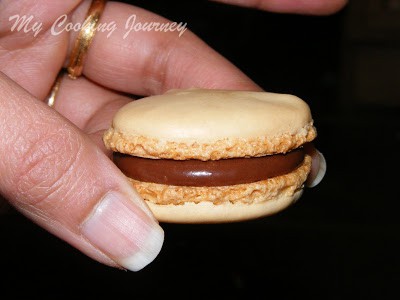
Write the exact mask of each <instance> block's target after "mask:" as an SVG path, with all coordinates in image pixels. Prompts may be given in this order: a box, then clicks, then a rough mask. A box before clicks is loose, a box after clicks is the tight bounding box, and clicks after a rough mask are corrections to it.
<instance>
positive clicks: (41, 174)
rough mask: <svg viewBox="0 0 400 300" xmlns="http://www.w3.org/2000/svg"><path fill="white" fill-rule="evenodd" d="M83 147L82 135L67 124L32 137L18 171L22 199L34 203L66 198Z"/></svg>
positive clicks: (17, 179)
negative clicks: (67, 187)
mask: <svg viewBox="0 0 400 300" xmlns="http://www.w3.org/2000/svg"><path fill="white" fill-rule="evenodd" d="M81 149H82V141H81V139H80V138H79V137H78V136H76V135H74V134H73V133H71V132H70V131H69V130H68V129H64V128H60V129H58V130H56V131H52V132H49V133H47V134H45V135H42V136H40V137H38V139H37V140H36V141H31V142H30V145H29V147H27V148H26V150H25V151H24V153H23V154H22V156H21V159H20V162H19V164H18V169H17V170H16V172H15V174H16V178H15V181H16V182H15V184H16V186H17V195H18V196H19V199H20V200H21V201H23V202H24V204H28V205H33V206H40V205H41V204H45V203H46V202H48V201H50V200H51V199H55V198H56V199H62V196H63V191H65V188H64V187H65V185H66V184H67V182H68V180H69V177H71V174H72V173H73V172H74V170H75V169H76V168H77V161H78V158H79V155H80V151H81ZM17 200H18V199H17Z"/></svg>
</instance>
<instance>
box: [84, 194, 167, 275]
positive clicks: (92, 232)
mask: <svg viewBox="0 0 400 300" xmlns="http://www.w3.org/2000/svg"><path fill="white" fill-rule="evenodd" d="M82 234H83V235H84V236H85V237H86V238H87V239H88V240H89V241H90V242H91V243H92V244H93V245H94V246H95V247H97V248H98V249H100V250H101V251H103V252H104V253H106V254H107V255H109V256H110V258H112V259H113V260H114V261H115V262H116V263H118V264H120V265H121V266H122V267H124V268H126V269H128V270H131V271H139V270H141V269H142V268H144V267H145V266H147V265H148V264H149V263H151V262H152V261H153V260H154V259H155V258H156V256H157V255H158V253H159V252H160V250H161V247H162V244H163V241H164V231H163V230H162V228H161V227H160V226H159V225H158V223H157V221H155V220H154V219H153V218H151V217H150V216H149V215H148V214H147V213H145V212H144V211H143V210H142V209H140V208H139V206H138V205H137V204H135V203H134V201H133V200H131V199H128V198H127V197H125V196H124V195H122V194H121V193H118V192H113V193H108V194H107V195H106V196H105V197H104V198H103V199H102V200H101V201H100V203H99V204H98V205H97V206H96V207H95V209H94V211H93V212H92V214H91V215H90V216H89V218H88V219H87V220H86V221H85V222H84V223H83V225H82Z"/></svg>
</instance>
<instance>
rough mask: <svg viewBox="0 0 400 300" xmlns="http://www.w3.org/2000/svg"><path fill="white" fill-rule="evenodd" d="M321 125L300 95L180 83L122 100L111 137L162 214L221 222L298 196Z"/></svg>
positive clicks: (119, 161)
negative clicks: (185, 86) (182, 86)
mask: <svg viewBox="0 0 400 300" xmlns="http://www.w3.org/2000/svg"><path fill="white" fill-rule="evenodd" d="M316 135H317V133H316V129H315V127H314V125H313V119H312V115H311V112H310V108H309V106H308V105H307V103H306V102H304V101H303V100H301V99H300V98H298V97H296V96H293V95H286V94H276V93H267V92H251V91H230V90H210V89H181V90H171V91H169V92H166V93H165V94H162V95H155V96H149V97H144V98H141V99H139V100H135V101H132V102H130V103H128V104H127V105H125V106H123V107H122V108H121V109H120V110H119V111H118V112H117V113H116V114H115V116H114V118H113V121H112V124H111V127H110V128H109V129H108V130H107V131H106V132H105V134H104V136H103V141H104V144H105V145H106V147H107V148H108V149H110V150H112V151H113V161H114V163H115V164H116V166H117V167H118V168H120V170H121V171H122V172H123V173H124V174H125V175H126V176H127V178H128V180H129V181H130V182H131V183H132V185H133V186H134V187H135V188H136V190H137V191H138V192H139V194H140V195H141V196H142V197H143V198H144V200H145V201H146V202H147V204H148V206H149V207H150V209H151V210H152V212H153V213H154V215H155V217H156V218H157V219H158V220H159V221H160V222H170V223H222V222H236V221H244V220H250V219H255V218H260V217H264V216H268V215H271V214H274V213H277V212H279V211H281V210H283V209H285V208H287V207H288V206H289V205H290V204H292V203H294V202H295V201H296V200H297V199H298V198H299V197H300V196H301V194H302V192H303V189H304V182H305V181H306V179H307V176H308V174H309V173H310V170H311V161H312V159H311V156H310V155H309V151H308V150H307V149H308V148H310V145H311V142H312V141H313V140H314V139H315V137H316Z"/></svg>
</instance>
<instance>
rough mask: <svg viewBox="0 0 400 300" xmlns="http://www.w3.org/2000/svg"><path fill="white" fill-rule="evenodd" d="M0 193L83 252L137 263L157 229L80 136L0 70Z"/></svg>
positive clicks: (148, 257) (154, 243)
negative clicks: (0, 158)
mask: <svg viewBox="0 0 400 300" xmlns="http://www.w3.org/2000/svg"><path fill="white" fill-rule="evenodd" d="M0 132H1V134H0V156H1V157H2V158H3V159H2V160H1V161H0V174H1V175H0V194H1V195H3V196H4V197H5V198H7V199H8V200H9V201H10V203H11V204H12V205H13V206H15V207H16V208H17V209H18V210H19V211H20V212H22V213H23V214H24V215H26V216H27V217H29V218H30V219H32V220H33V221H34V222H36V223H37V224H39V225H40V226H42V227H44V228H45V229H47V230H48V231H50V232H52V233H53V234H55V235H57V236H58V237H60V238H62V239H64V240H65V241H67V242H69V243H70V244H72V245H73V246H74V247H76V248H78V249H79V250H81V251H82V252H83V253H85V254H87V255H88V256H90V257H92V258H94V259H96V260H98V261H99V262H102V263H104V264H107V265H111V266H119V267H122V268H126V269H129V270H133V271H137V270H140V269H141V268H143V267H145V266H146V265H147V264H148V263H150V262H151V261H152V260H153V259H154V258H155V257H156V256H157V255H158V253H159V251H160V249H161V246H162V243H163V239H164V233H163V230H162V229H161V227H160V226H159V225H158V223H157V221H156V220H155V219H154V217H153V215H152V214H151V212H150V210H149V209H148V208H147V206H146V204H145V203H144V202H143V201H142V199H141V198H140V196H139V195H138V194H137V193H136V192H135V191H134V189H133V188H132V187H131V186H130V184H129V183H128V182H127V181H126V179H125V177H124V176H123V175H122V173H121V172H120V171H119V170H118V169H117V168H116V167H115V166H114V165H113V164H112V162H111V161H110V160H109V159H108V158H107V157H106V155H105V154H104V153H102V152H101V151H100V150H99V149H98V148H97V147H96V146H95V145H94V144H93V143H92V142H91V141H90V140H89V138H88V137H86V136H85V135H83V134H82V133H81V132H80V131H79V129H77V128H76V127H75V126H74V125H72V124H71V123H69V122H68V121H67V120H66V119H64V118H63V117H62V116H61V115H59V114H58V113H56V112H55V111H53V110H52V109H50V108H49V107H47V106H46V105H45V104H44V103H42V102H40V101H38V100H36V99H34V97H33V96H31V95H30V94H28V93H27V92H26V91H25V90H23V89H22V88H21V87H19V86H18V85H17V84H16V83H15V82H13V81H12V80H11V79H9V78H8V77H7V76H5V75H4V74H3V73H1V72H0Z"/></svg>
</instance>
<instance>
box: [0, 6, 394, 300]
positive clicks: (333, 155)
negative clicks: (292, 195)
mask: <svg viewBox="0 0 400 300" xmlns="http://www.w3.org/2000/svg"><path fill="white" fill-rule="evenodd" d="M131 2H132V3H135V4H136V5H138V6H141V7H144V8H147V9H149V10H151V11H154V12H156V13H159V14H161V15H163V16H165V17H167V18H169V19H172V20H174V21H177V22H181V21H183V22H187V23H188V27H189V29H190V30H192V31H194V32H195V33H196V34H197V35H199V36H200V37H201V38H202V39H204V40H205V41H206V42H207V43H208V44H209V45H210V46H212V47H213V48H214V49H216V50H217V51H219V52H220V53H222V54H223V55H224V56H225V57H227V58H228V59H229V60H231V61H232V62H233V63H234V64H236V65H237V66H238V67H239V68H240V69H242V70H243V71H244V72H245V73H246V74H248V75H249V76H250V77H251V78H252V79H253V80H254V81H256V82H257V83H258V84H259V85H260V86H262V87H263V88H264V89H266V90H268V91H272V92H279V93H291V94H295V95H297V96H299V97H301V98H303V99H304V100H305V101H306V102H308V104H309V105H310V107H311V109H312V112H313V117H314V120H315V125H316V127H317V129H318V133H319V136H318V138H317V140H316V145H317V147H318V148H319V149H320V151H321V152H323V153H324V154H325V156H326V159H327V162H328V172H327V174H326V177H325V179H324V180H323V182H322V183H321V184H320V185H319V186H318V187H316V188H314V189H307V190H305V193H304V195H303V197H302V198H301V199H300V201H299V202H297V203H296V204H295V205H293V206H292V207H290V208H288V209H287V210H285V211H283V212H281V213H279V214H276V215H274V216H271V217H268V218H263V219H260V220H255V221H248V222H242V223H235V224H224V225H174V224H162V226H163V228H164V230H165V236H166V239H165V244H164V247H163V250H162V252H161V253H160V255H159V256H158V257H157V259H156V260H155V261H154V262H153V263H152V264H151V265H149V266H148V267H147V268H145V269H144V270H142V271H140V272H138V273H132V272H124V271H120V270H115V269H112V268H109V267H106V266H103V265H100V264H99V263H97V262H95V261H92V260H91V259H89V258H87V257H86V256H84V255H83V254H81V253H80V252H78V251H77V250H75V249H73V248H72V247H71V246H69V245H67V244H65V243H64V242H62V241H60V240H59V239H57V238H55V237H53V236H52V235H50V234H49V233H47V232H45V231H44V230H42V229H40V228H38V227H37V226H35V225H34V224H32V223H31V222H30V221H28V220H26V219H25V218H24V217H22V216H20V215H18V214H16V213H9V214H6V215H3V216H1V218H0V237H1V248H0V249H1V250H0V270H1V272H2V274H3V276H4V277H5V278H4V279H3V280H2V281H1V282H0V287H1V291H2V292H4V294H12V295H13V296H14V297H15V296H17V295H27V296H43V295H48V296H52V297H58V296H61V295H66V296H69V297H71V298H75V297H77V296H78V295H86V296H92V297H94V296H103V295H108V296H116V297H119V296H123V297H124V296H127V297H129V298H132V299H134V298H136V299H146V298H156V297H163V298H164V297H174V298H185V299H193V298H196V299H214V298H217V296H218V297H219V296H223V297H222V298H232V299H289V297H290V298H294V297H302V298H303V299H304V298H308V299H349V298H351V299H393V298H398V297H399V295H398V294H399V293H398V291H399V286H400V258H399V253H400V243H399V242H400V235H399V231H400V220H399V217H398V214H399V213H398V212H399V208H400V205H399V200H400V196H399V186H400V183H399V179H400V178H399V175H398V174H399V173H398V172H399V171H398V170H399V167H400V163H399V158H398V152H399V150H398V148H399V146H400V122H399V120H400V119H399V116H400V114H399V112H400V92H399V86H400V43H399V41H400V1H396V0H386V1H385V0H382V1H379V0H367V1H364V0H358V1H357V0H353V1H351V3H350V6H348V7H347V8H346V9H345V10H343V11H341V12H340V13H338V14H335V15H333V16H327V17H313V16H296V15H283V14H272V13H267V12H262V11H256V10H252V9H245V8H238V7H231V6H227V5H222V4H216V3H212V2H208V1H193V0H192V1H176V0H168V1H149V0H147V1H145V0H143V1H131ZM396 296H397V297H396ZM0 297H1V296H0Z"/></svg>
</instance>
